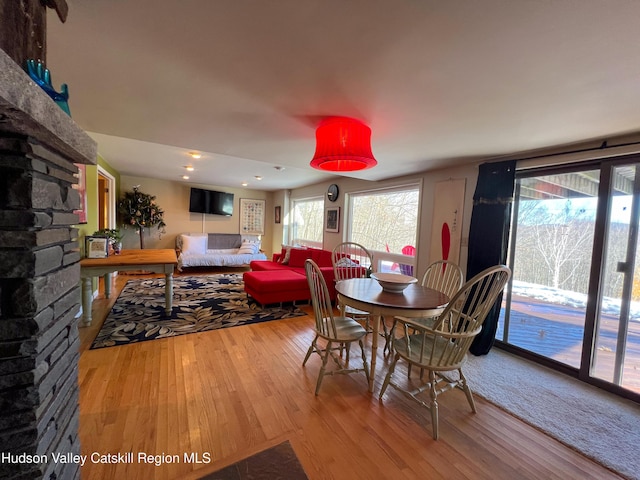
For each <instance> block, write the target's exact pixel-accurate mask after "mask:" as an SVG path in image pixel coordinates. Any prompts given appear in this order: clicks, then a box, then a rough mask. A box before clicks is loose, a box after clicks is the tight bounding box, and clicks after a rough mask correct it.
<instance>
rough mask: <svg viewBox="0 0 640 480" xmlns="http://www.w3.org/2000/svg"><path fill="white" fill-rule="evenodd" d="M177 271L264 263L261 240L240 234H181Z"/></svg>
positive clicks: (177, 247) (264, 257) (255, 236)
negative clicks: (255, 261) (253, 262)
mask: <svg viewBox="0 0 640 480" xmlns="http://www.w3.org/2000/svg"><path fill="white" fill-rule="evenodd" d="M176 249H177V250H178V270H179V271H182V269H183V268H185V267H244V266H248V265H249V263H251V261H252V260H266V259H267V256H266V255H265V254H264V253H262V252H261V251H260V237H259V236H257V235H240V234H239V233H181V234H180V235H178V236H177V237H176Z"/></svg>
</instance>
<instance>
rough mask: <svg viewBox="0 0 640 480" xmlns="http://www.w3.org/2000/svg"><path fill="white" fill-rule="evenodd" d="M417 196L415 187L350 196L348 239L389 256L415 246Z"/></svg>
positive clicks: (417, 191)
mask: <svg viewBox="0 0 640 480" xmlns="http://www.w3.org/2000/svg"><path fill="white" fill-rule="evenodd" d="M419 196H420V195H419V190H418V187H417V186H411V187H408V188H405V189H397V190H387V191H381V192H368V193H366V194H357V195H352V196H351V202H350V204H351V211H350V228H351V232H350V240H351V241H353V242H357V243H359V244H361V245H363V246H365V247H366V248H368V249H370V250H376V251H380V252H390V253H402V248H403V247H404V246H406V245H412V246H415V245H416V235H417V229H418V228H417V227H418V201H419Z"/></svg>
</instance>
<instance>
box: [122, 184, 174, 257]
mask: <svg viewBox="0 0 640 480" xmlns="http://www.w3.org/2000/svg"><path fill="white" fill-rule="evenodd" d="M118 213H119V214H120V217H121V219H122V222H123V224H124V225H125V226H132V227H134V228H136V230H138V234H139V235H140V248H141V249H143V248H144V229H145V227H148V228H151V227H154V226H156V225H157V227H158V230H160V229H161V228H162V229H164V227H165V226H166V224H165V223H164V211H163V210H162V209H161V208H160V206H159V205H157V204H156V197H155V196H153V195H149V194H147V193H143V192H141V191H140V185H136V186H135V187H133V191H132V192H126V193H125V194H124V198H123V199H122V200H120V202H119V203H118ZM163 231H164V230H163Z"/></svg>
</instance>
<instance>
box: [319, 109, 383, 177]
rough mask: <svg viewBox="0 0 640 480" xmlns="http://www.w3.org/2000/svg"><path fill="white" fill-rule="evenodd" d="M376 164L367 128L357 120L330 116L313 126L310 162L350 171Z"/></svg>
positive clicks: (320, 167)
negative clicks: (313, 146)
mask: <svg viewBox="0 0 640 480" xmlns="http://www.w3.org/2000/svg"><path fill="white" fill-rule="evenodd" d="M377 164H378V162H377V161H376V159H375V158H373V153H371V129H370V128H369V127H367V126H366V125H365V124H364V123H362V122H361V121H359V120H355V119H353V118H347V117H330V118H327V119H325V120H323V121H322V123H320V125H319V126H318V129H317V130H316V153H315V155H314V156H313V160H311V166H312V167H313V168H317V169H318V170H328V171H331V172H353V171H356V170H364V169H365V168H371V167H375V166H376V165H377Z"/></svg>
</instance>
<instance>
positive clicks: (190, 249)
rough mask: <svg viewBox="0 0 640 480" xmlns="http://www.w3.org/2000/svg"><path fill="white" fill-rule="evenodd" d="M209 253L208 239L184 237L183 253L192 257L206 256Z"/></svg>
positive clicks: (203, 237)
mask: <svg viewBox="0 0 640 480" xmlns="http://www.w3.org/2000/svg"><path fill="white" fill-rule="evenodd" d="M206 251H207V237H206V236H204V235H202V236H193V237H192V236H189V235H183V236H182V252H183V253H189V254H191V255H204V254H205V253H206Z"/></svg>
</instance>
